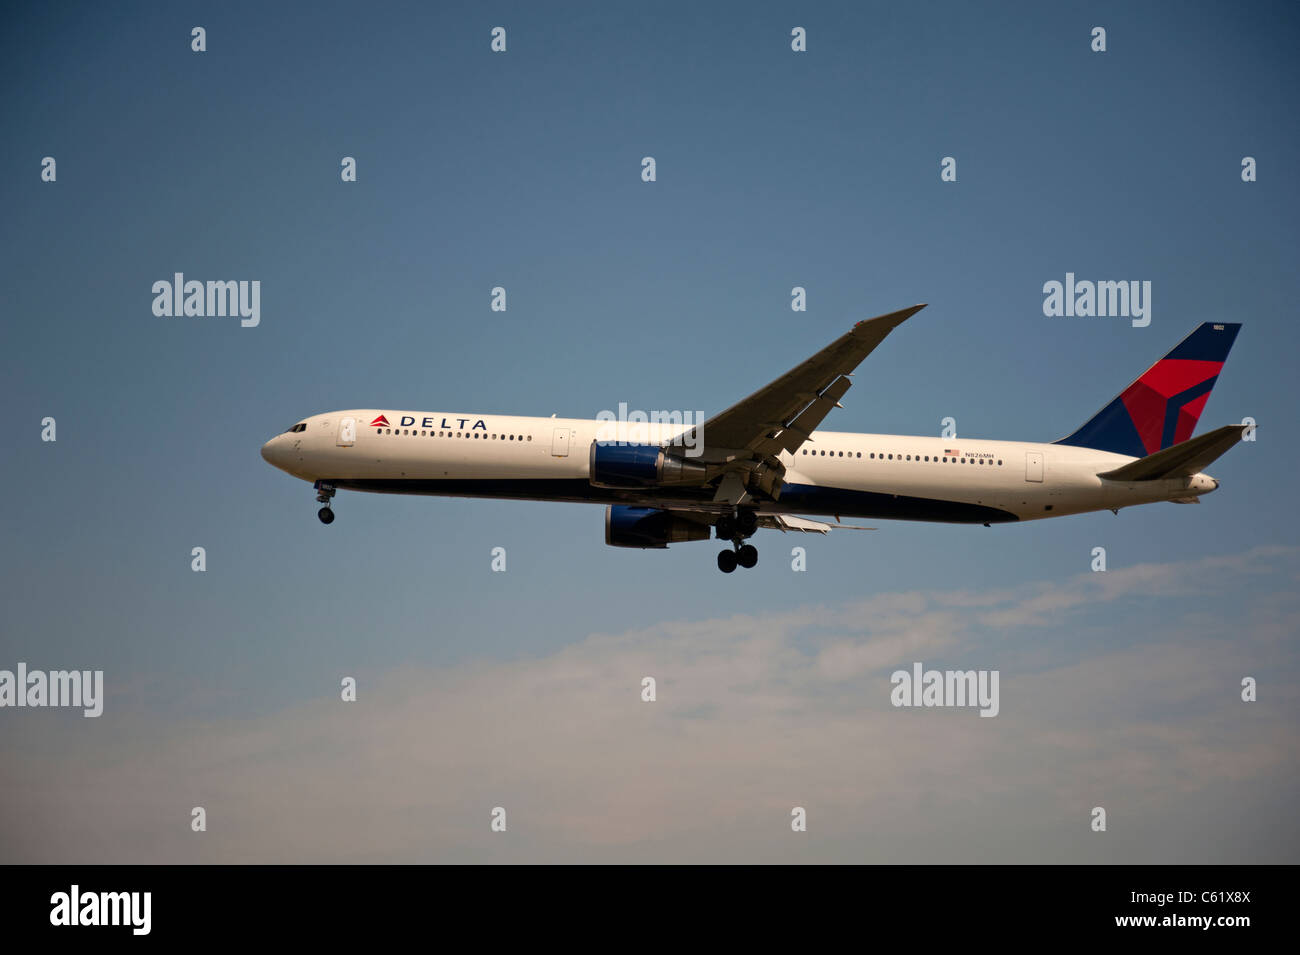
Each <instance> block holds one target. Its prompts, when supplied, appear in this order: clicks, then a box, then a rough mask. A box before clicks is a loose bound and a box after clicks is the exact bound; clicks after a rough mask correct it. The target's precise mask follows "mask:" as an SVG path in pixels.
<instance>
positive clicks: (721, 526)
mask: <svg viewBox="0 0 1300 955" xmlns="http://www.w3.org/2000/svg"><path fill="white" fill-rule="evenodd" d="M735 536H736V520H735V518H733V517H719V518H718V540H720V541H729V540H731V539H732V538H733V537H735Z"/></svg>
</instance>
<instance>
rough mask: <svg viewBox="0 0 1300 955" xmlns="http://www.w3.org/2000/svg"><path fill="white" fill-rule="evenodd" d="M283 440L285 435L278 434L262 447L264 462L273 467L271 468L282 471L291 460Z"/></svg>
mask: <svg viewBox="0 0 1300 955" xmlns="http://www.w3.org/2000/svg"><path fill="white" fill-rule="evenodd" d="M283 438H284V435H282V434H277V435H276V436H275V437H274V438H272V439H271V440H270V441H268V442H266V444H264V445H262V460H263V461H265V462H266V463H267V464H269V465H271V467H274V468H280V469H281V470H283V469H284V465H285V462H286V461H287V460H288V458H289V455H288V454H287V453H286V452H287V451H288V448H286V447H285V443H284V441H283V440H282V439H283Z"/></svg>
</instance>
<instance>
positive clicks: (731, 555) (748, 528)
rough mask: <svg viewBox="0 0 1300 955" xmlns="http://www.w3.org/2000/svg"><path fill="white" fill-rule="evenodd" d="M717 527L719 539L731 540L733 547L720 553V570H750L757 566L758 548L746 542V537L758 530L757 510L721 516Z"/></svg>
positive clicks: (751, 535) (726, 571)
mask: <svg viewBox="0 0 1300 955" xmlns="http://www.w3.org/2000/svg"><path fill="white" fill-rule="evenodd" d="M717 528H718V539H719V540H729V541H731V544H732V548H733V549H732V550H724V551H721V552H720V553H719V554H718V570H720V571H722V572H723V573H724V574H729V573H731V572H732V571H733V570H735V569H736V568H737V567H744V568H745V569H747V570H748V569H749V568H750V567H754V566H757V564H758V548H757V547H755V546H754V545H753V544H746V543H744V541H745V538H746V537H753V536H754V534H756V533H757V532H758V512H757V511H736V513H735V514H729V515H727V516H725V517H720V518H718V523H717Z"/></svg>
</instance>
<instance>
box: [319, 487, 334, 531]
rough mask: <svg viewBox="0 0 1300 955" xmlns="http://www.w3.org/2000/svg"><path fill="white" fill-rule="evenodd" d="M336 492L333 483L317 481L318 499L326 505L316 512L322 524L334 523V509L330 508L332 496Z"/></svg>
mask: <svg viewBox="0 0 1300 955" xmlns="http://www.w3.org/2000/svg"><path fill="white" fill-rule="evenodd" d="M334 494H335V489H334V487H333V485H330V484H321V483H320V482H319V481H317V482H316V500H317V501H318V502H320V503H321V504H324V505H325V506H324V507H322V508H321V509H320V510H319V511H317V512H316V516H317V517H319V518H320V522H321V523H322V524H333V523H334V511H333V510H332V509H331V508H330V498H332V497H333V496H334Z"/></svg>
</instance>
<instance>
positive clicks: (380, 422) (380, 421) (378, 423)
mask: <svg viewBox="0 0 1300 955" xmlns="http://www.w3.org/2000/svg"><path fill="white" fill-rule="evenodd" d="M370 427H372V428H388V427H391V425H390V424H389V423H388V419H387V418H385V417H384V416H383V415H380V416H379V417H378V418H376V419H375V420H374V421H372V422H370Z"/></svg>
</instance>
